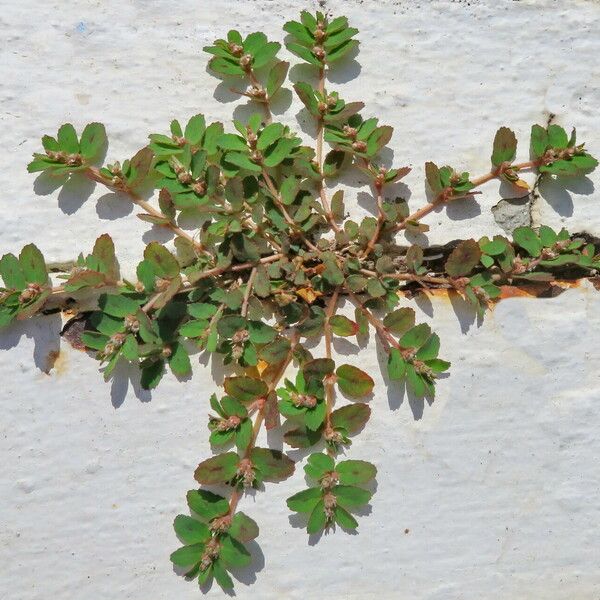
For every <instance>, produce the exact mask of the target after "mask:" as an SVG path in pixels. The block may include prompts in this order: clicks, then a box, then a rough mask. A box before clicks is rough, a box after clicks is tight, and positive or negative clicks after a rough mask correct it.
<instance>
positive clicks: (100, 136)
mask: <svg viewBox="0 0 600 600" xmlns="http://www.w3.org/2000/svg"><path fill="white" fill-rule="evenodd" d="M105 146H106V130H105V129H104V125H102V123H90V124H89V125H86V126H85V129H84V130H83V133H82V134H81V142H80V147H81V154H82V155H83V156H84V158H85V159H86V160H87V162H92V161H94V160H95V159H97V158H99V157H100V155H101V154H102V151H103V150H104V148H105Z"/></svg>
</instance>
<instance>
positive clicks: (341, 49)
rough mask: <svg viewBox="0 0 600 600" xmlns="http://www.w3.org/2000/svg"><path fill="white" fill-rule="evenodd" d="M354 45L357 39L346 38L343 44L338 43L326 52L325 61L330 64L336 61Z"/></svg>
mask: <svg viewBox="0 0 600 600" xmlns="http://www.w3.org/2000/svg"><path fill="white" fill-rule="evenodd" d="M356 47H358V40H348V41H346V42H344V43H343V44H340V45H339V46H338V47H337V48H335V49H334V50H332V51H331V52H328V53H327V58H326V60H327V63H328V64H331V63H334V62H337V61H338V60H340V59H342V58H343V57H344V56H346V55H347V54H348V53H350V52H351V51H352V50H353V49H354V48H356Z"/></svg>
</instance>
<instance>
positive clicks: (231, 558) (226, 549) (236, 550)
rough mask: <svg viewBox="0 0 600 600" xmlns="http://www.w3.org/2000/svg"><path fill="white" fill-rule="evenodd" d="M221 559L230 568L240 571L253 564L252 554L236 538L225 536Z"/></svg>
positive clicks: (220, 554) (222, 542) (222, 540)
mask: <svg viewBox="0 0 600 600" xmlns="http://www.w3.org/2000/svg"><path fill="white" fill-rule="evenodd" d="M219 558H220V560H222V561H223V562H224V563H225V565H227V566H228V567H230V568H234V569H239V568H241V567H246V566H248V565H249V564H250V563H251V562H252V558H251V557H250V552H248V550H246V547H245V546H244V545H243V544H242V543H241V542H239V541H238V540H236V539H235V538H233V537H231V536H229V535H224V536H222V537H221V552H220V553H219Z"/></svg>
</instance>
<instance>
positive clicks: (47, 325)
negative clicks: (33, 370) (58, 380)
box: [0, 314, 62, 374]
mask: <svg viewBox="0 0 600 600" xmlns="http://www.w3.org/2000/svg"><path fill="white" fill-rule="evenodd" d="M61 329H62V323H61V318H60V316H59V315H58V314H54V315H48V316H46V317H44V318H34V319H28V320H26V321H13V322H12V323H10V324H9V325H8V326H7V327H6V328H4V329H3V330H2V333H1V335H0V350H10V349H12V348H15V347H16V346H18V345H19V343H20V341H21V338H22V337H23V336H25V337H27V338H29V339H32V340H33V342H34V349H33V360H34V363H35V366H36V367H37V368H38V369H39V370H40V371H42V372H43V373H46V374H49V372H50V370H51V368H52V366H53V364H54V359H55V357H56V356H57V353H58V352H59V351H60V332H61Z"/></svg>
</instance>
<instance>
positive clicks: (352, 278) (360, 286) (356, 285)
mask: <svg viewBox="0 0 600 600" xmlns="http://www.w3.org/2000/svg"><path fill="white" fill-rule="evenodd" d="M367 283H368V280H367V278H366V277H363V276H362V275H356V274H355V275H349V276H348V277H347V278H346V285H347V286H348V287H349V288H350V290H351V291H353V292H355V293H360V292H362V291H364V289H365V288H366V287H367Z"/></svg>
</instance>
